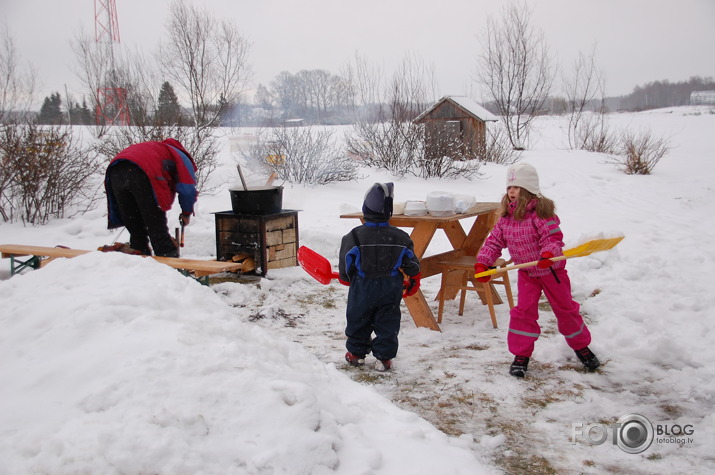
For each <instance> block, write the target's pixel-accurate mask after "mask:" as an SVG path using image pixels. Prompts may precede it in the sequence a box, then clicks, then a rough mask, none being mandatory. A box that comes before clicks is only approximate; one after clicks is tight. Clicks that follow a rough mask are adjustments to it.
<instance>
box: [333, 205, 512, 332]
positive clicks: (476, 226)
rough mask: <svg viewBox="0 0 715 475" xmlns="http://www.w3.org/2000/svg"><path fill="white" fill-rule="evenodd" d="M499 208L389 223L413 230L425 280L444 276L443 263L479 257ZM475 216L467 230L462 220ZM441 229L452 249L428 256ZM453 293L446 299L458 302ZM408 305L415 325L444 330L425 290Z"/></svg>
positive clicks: (359, 215)
mask: <svg viewBox="0 0 715 475" xmlns="http://www.w3.org/2000/svg"><path fill="white" fill-rule="evenodd" d="M498 209H499V203H492V202H485V203H476V204H475V205H474V206H472V207H471V208H470V209H469V210H467V211H466V212H465V213H458V214H454V215H452V216H432V215H430V214H427V215H424V216H405V215H393V216H392V218H390V221H389V222H390V224H391V225H393V226H396V227H398V228H411V229H412V231H411V232H410V238H411V239H412V242H413V243H414V246H415V254H416V255H417V257H418V258H419V259H420V271H421V273H422V278H423V279H424V278H427V277H431V276H433V275H436V274H441V272H442V271H441V269H440V266H439V263H440V262H442V261H445V260H448V259H451V258H455V257H461V256H468V255H472V256H475V255H476V254H477V252H478V251H479V248H481V247H482V244H483V243H484V240H485V239H486V237H487V235H488V234H489V231H491V229H492V227H493V226H494V223H496V220H497V218H498V215H497V210H498ZM340 217H341V218H345V219H359V220H360V221H361V222H365V220H364V218H363V214H362V213H360V212H358V213H348V214H343V215H340ZM475 217H476V219H475V220H474V223H472V226H471V228H470V229H469V231H465V229H464V227H463V226H462V223H461V221H462V220H464V219H468V218H475ZM438 229H441V230H443V231H444V233H445V234H446V235H447V238H448V239H449V242H450V244H451V245H452V249H451V250H449V251H445V252H441V253H438V254H433V255H430V256H428V257H424V254H425V251H427V247H428V246H429V244H430V242H431V241H432V238H433V237H434V235H435V233H436V232H437V230H438ZM453 294H454V295H445V298H448V299H454V298H455V297H456V295H457V291H456V290H455V291H453ZM493 295H496V299H498V300H497V301H496V303H501V299H500V298H499V296H498V294H496V292H493ZM405 304H406V305H407V309H408V310H409V312H410V315H411V316H412V319H413V320H414V322H415V325H417V326H418V327H427V328H430V329H432V330H437V331H441V330H440V328H439V324H438V323H437V320H436V319H435V318H434V314H433V313H432V309H431V308H430V307H429V304H428V303H427V300H426V299H425V297H424V295H423V294H422V291H421V290H420V291H418V292H417V293H416V294H415V295H413V296H411V297H406V298H405Z"/></svg>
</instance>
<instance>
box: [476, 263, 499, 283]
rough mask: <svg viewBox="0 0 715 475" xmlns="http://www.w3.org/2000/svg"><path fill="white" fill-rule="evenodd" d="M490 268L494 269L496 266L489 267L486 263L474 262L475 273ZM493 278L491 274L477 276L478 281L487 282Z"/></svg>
mask: <svg viewBox="0 0 715 475" xmlns="http://www.w3.org/2000/svg"><path fill="white" fill-rule="evenodd" d="M489 269H494V267H487V266H485V265H484V264H482V263H481V262H477V263H476V264H474V273H475V274H479V273H480V272H486V271H488V270H489ZM491 279H492V276H491V275H485V276H483V277H477V282H482V283H485V282H489V281H490V280H491Z"/></svg>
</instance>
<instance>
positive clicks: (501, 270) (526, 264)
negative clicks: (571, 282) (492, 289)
mask: <svg viewBox="0 0 715 475" xmlns="http://www.w3.org/2000/svg"><path fill="white" fill-rule="evenodd" d="M570 257H577V256H557V257H551V258H549V260H550V261H563V260H564V259H568V258H570ZM538 263H539V261H531V262H524V263H523V264H514V265H513V266H508V267H497V268H496V269H489V270H485V271H484V272H479V273H478V274H474V278H475V279H478V278H480V277H486V276H488V275H494V274H502V273H504V272H509V271H510V270H517V269H523V268H524V267H534V266H535V265H537V264H538Z"/></svg>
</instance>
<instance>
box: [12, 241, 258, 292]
mask: <svg viewBox="0 0 715 475" xmlns="http://www.w3.org/2000/svg"><path fill="white" fill-rule="evenodd" d="M90 252H101V251H89V250H84V249H70V248H67V247H61V246H58V247H45V246H28V245H23V244H0V253H2V257H3V258H10V275H15V274H17V273H18V272H20V271H22V270H24V269H27V268H32V269H39V268H41V267H43V266H45V265H46V264H48V263H50V262H52V261H53V260H54V259H57V258H59V257H63V258H72V257H77V256H81V255H83V254H87V253H90ZM23 256H31V257H29V258H27V259H24V260H23V259H20V258H19V257H23ZM143 257H147V256H143ZM151 258H152V259H154V260H155V261H157V262H161V263H162V264H166V265H168V266H170V267H173V268H174V269H178V270H179V271H180V272H181V273H182V274H184V275H186V276H189V277H193V278H194V279H196V280H198V281H199V282H200V283H202V284H203V285H208V276H209V275H212V274H219V273H221V272H238V271H242V272H250V271H252V270H254V269H255V263H254V260H253V259H251V258H247V259H244V260H243V262H233V261H231V262H222V261H209V260H200V259H184V258H181V257H158V256H152V257H151Z"/></svg>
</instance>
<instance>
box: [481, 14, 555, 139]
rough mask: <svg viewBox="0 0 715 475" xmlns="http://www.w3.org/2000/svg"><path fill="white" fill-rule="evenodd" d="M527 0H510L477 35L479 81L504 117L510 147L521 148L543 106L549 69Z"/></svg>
mask: <svg viewBox="0 0 715 475" xmlns="http://www.w3.org/2000/svg"><path fill="white" fill-rule="evenodd" d="M530 14H531V11H530V10H529V8H528V6H527V5H526V3H523V2H522V3H511V4H509V5H507V6H505V7H504V8H503V10H502V17H501V19H500V21H496V20H494V19H492V18H490V19H489V20H488V21H487V29H486V33H485V35H484V36H483V37H482V46H483V49H484V51H483V53H482V54H481V55H480V57H479V73H478V77H479V80H480V82H481V83H482V84H483V85H484V86H485V87H486V88H487V91H488V93H489V95H490V97H491V100H492V101H493V102H494V104H495V105H496V107H497V109H498V113H499V114H500V115H501V116H502V118H503V119H504V122H505V124H506V131H507V135H508V137H509V141H510V142H511V144H512V146H513V147H514V148H516V149H518V150H522V149H524V148H525V147H526V144H527V142H528V137H529V132H530V129H531V124H532V121H533V119H534V117H535V116H536V115H537V114H538V113H539V112H540V111H541V110H542V109H543V107H544V103H545V102H546V99H547V98H548V95H549V91H550V89H551V86H552V83H553V79H554V73H553V68H552V64H551V57H550V53H549V49H548V46H547V44H546V40H545V38H544V34H543V32H542V31H540V30H536V29H535V28H533V27H532V26H531V25H530V23H529V20H530Z"/></svg>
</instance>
